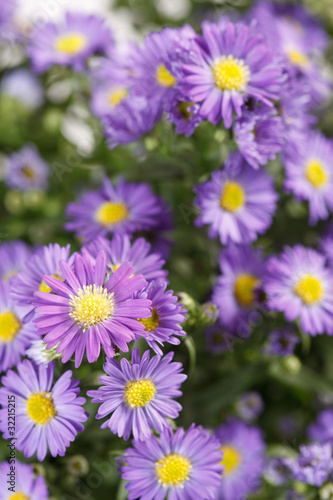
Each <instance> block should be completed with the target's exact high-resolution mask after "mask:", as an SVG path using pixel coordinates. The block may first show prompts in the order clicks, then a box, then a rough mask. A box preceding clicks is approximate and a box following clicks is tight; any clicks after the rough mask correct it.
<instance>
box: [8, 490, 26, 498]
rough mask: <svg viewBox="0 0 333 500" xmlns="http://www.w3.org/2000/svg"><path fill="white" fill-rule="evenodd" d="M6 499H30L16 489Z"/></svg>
mask: <svg viewBox="0 0 333 500" xmlns="http://www.w3.org/2000/svg"><path fill="white" fill-rule="evenodd" d="M8 500H30V497H27V496H26V495H25V494H24V493H23V492H22V491H17V492H16V493H14V495H10V497H9V498H8Z"/></svg>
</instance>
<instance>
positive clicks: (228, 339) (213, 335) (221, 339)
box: [204, 323, 235, 354]
mask: <svg viewBox="0 0 333 500" xmlns="http://www.w3.org/2000/svg"><path fill="white" fill-rule="evenodd" d="M204 334H205V337H206V345H207V350H208V351H209V352H210V353H211V354H219V353H221V352H224V351H227V350H229V351H230V350H232V344H233V341H234V339H235V335H233V334H232V333H230V332H228V331H227V330H226V329H225V328H224V327H223V326H221V325H220V324H219V323H215V325H212V326H211V327H209V328H207V330H206V331H205V332H204Z"/></svg>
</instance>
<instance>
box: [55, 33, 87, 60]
mask: <svg viewBox="0 0 333 500" xmlns="http://www.w3.org/2000/svg"><path fill="white" fill-rule="evenodd" d="M86 44H87V39H86V37H85V36H83V35H81V34H80V33H69V34H67V35H62V36H60V37H58V39H57V41H56V43H55V49H56V50H57V51H58V52H64V53H65V54H68V55H70V56H74V55H76V54H78V53H79V52H81V50H82V49H83V48H84V47H85V46H86Z"/></svg>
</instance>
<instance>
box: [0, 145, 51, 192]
mask: <svg viewBox="0 0 333 500" xmlns="http://www.w3.org/2000/svg"><path fill="white" fill-rule="evenodd" d="M49 174H50V167H49V165H48V164H47V163H45V161H44V160H43V159H42V158H41V157H40V155H39V153H38V151H37V148H36V147H35V146H33V145H31V144H29V145H27V146H24V148H22V149H21V150H20V151H18V152H17V153H14V154H12V155H11V156H10V157H9V159H8V161H7V162H6V165H5V183H6V185H7V186H8V187H10V188H12V189H19V190H20V191H28V190H31V189H41V190H44V189H46V188H47V186H48V182H47V178H48V176H49Z"/></svg>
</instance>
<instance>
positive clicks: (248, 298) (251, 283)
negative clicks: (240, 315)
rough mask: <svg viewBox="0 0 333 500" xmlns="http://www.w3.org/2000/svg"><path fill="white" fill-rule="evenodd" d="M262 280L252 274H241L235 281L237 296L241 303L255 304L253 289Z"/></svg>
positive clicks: (243, 304) (246, 304)
mask: <svg viewBox="0 0 333 500" xmlns="http://www.w3.org/2000/svg"><path fill="white" fill-rule="evenodd" d="M259 282H260V280H258V278H256V277H255V276H252V274H240V275H239V276H238V278H237V279H236V281H235V288H234V292H235V297H236V300H237V302H238V304H239V305H241V306H243V307H248V306H250V305H252V304H253V301H254V293H253V290H254V289H255V287H256V286H257V285H258V284H259Z"/></svg>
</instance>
